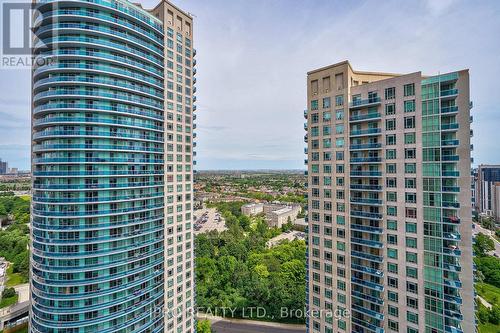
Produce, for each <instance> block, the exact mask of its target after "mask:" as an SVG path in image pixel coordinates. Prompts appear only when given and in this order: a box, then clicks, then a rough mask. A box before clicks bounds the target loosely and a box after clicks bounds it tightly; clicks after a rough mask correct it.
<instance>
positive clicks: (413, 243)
mask: <svg viewBox="0 0 500 333" xmlns="http://www.w3.org/2000/svg"><path fill="white" fill-rule="evenodd" d="M406 247H409V248H412V249H416V248H417V239H416V238H414V237H406Z"/></svg>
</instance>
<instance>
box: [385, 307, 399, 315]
mask: <svg viewBox="0 0 500 333" xmlns="http://www.w3.org/2000/svg"><path fill="white" fill-rule="evenodd" d="M387 310H388V313H389V315H390V316H393V317H398V316H399V310H398V308H397V307H395V306H392V305H389V306H388V308H387Z"/></svg>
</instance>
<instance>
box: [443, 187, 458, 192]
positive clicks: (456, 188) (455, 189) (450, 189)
mask: <svg viewBox="0 0 500 333" xmlns="http://www.w3.org/2000/svg"><path fill="white" fill-rule="evenodd" d="M441 191H442V192H453V193H458V192H460V187H458V186H443V187H441Z"/></svg>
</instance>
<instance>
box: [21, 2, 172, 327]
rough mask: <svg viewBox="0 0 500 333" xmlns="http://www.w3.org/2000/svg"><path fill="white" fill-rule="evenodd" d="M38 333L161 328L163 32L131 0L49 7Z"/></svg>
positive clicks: (37, 78)
mask: <svg viewBox="0 0 500 333" xmlns="http://www.w3.org/2000/svg"><path fill="white" fill-rule="evenodd" d="M37 6H38V9H39V14H38V15H37V17H35V24H36V25H37V28H36V31H35V32H36V36H37V38H36V39H35V49H34V53H35V56H37V57H39V58H38V59H42V58H51V59H53V61H47V62H41V61H40V62H39V66H37V67H35V68H34V70H33V115H32V116H33V121H32V129H33V131H32V137H33V152H32V171H33V206H32V216H33V217H32V244H31V249H32V258H31V262H32V271H31V276H32V286H31V287H32V309H31V318H30V330H31V332H65V333H66V332H100V333H104V332H159V331H162V330H163V316H161V315H160V313H159V312H158V311H155V310H156V309H159V308H161V307H162V306H163V302H164V277H163V274H164V263H163V260H164V254H163V252H164V251H163V247H164V243H163V242H164V231H163V229H164V222H163V221H164V193H163V192H164V166H163V165H164V112H163V110H164V81H163V72H164V58H163V57H164V55H163V44H164V42H163V41H164V36H163V27H162V24H161V22H160V21H159V20H157V19H155V18H154V17H153V16H151V15H150V14H148V13H147V12H145V11H143V10H142V9H140V8H138V7H136V6H133V5H131V4H129V3H127V2H122V1H102V0H87V1H84V0H82V1H40V2H38V3H37Z"/></svg>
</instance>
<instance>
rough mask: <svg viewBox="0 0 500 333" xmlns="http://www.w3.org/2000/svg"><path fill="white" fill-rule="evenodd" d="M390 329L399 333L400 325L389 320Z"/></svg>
mask: <svg viewBox="0 0 500 333" xmlns="http://www.w3.org/2000/svg"><path fill="white" fill-rule="evenodd" d="M389 329H390V330H391V331H395V332H398V331H399V323H398V322H397V321H392V320H389Z"/></svg>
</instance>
